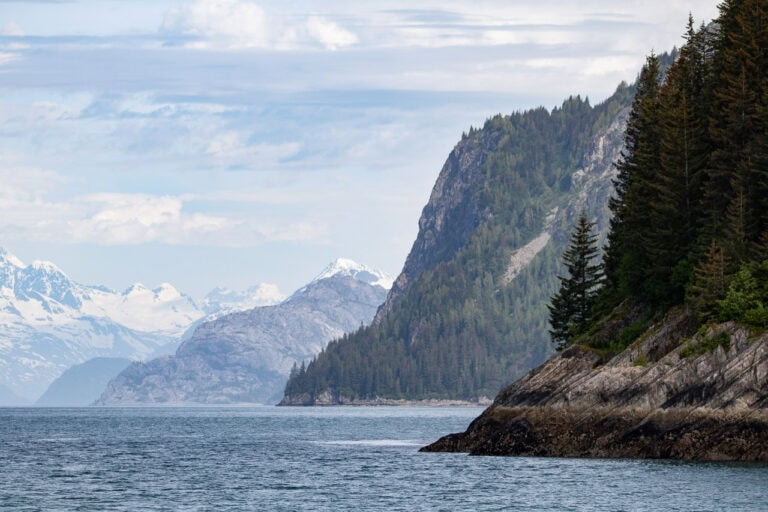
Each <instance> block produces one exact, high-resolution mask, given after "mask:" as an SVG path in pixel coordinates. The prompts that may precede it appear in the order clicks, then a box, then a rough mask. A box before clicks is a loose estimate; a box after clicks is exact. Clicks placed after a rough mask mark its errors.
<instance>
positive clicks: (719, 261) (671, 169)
mask: <svg viewBox="0 0 768 512" xmlns="http://www.w3.org/2000/svg"><path fill="white" fill-rule="evenodd" d="M719 8H720V14H719V17H718V19H717V20H715V21H714V22H713V23H711V24H709V25H707V26H701V27H698V28H696V27H695V25H694V22H693V19H690V20H689V23H688V27H687V30H686V33H685V40H686V41H685V44H684V45H683V46H682V47H681V48H680V51H679V54H678V56H677V58H676V60H675V61H674V63H673V64H672V66H671V67H670V68H669V69H668V70H667V72H666V73H664V72H663V71H662V65H661V63H660V60H659V58H658V57H657V56H655V55H653V54H651V55H650V56H649V57H648V58H647V61H646V64H645V66H644V67H643V69H642V71H641V73H640V76H639V78H638V81H637V84H636V94H635V98H634V100H633V104H632V109H631V112H630V115H629V120H628V123H627V129H626V135H625V141H624V142H625V147H624V150H623V152H622V156H621V158H620V159H619V161H618V162H617V163H616V168H617V171H618V173H617V177H616V179H615V181H614V186H615V194H614V197H613V198H612V199H611V202H610V204H609V206H610V209H611V212H612V214H613V217H612V220H611V224H610V230H609V234H608V242H607V245H606V247H605V253H604V258H603V263H602V266H601V270H602V272H600V273H594V274H593V275H591V276H590V278H589V279H588V280H587V282H584V281H583V279H581V281H582V282H580V288H579V289H582V290H583V289H587V290H588V291H589V293H588V294H587V295H588V300H589V308H587V309H588V312H587V313H586V316H587V318H586V320H585V319H584V315H583V314H582V315H581V316H580V317H578V316H573V315H571V316H570V317H569V319H564V317H565V316H568V314H567V311H571V310H572V309H573V305H572V304H573V303H575V302H576V301H578V300H580V299H581V298H583V295H584V294H583V293H582V295H581V296H578V297H577V294H576V293H575V292H574V291H573V290H575V289H576V288H577V287H575V285H574V284H573V283H574V282H575V281H579V280H580V279H579V275H577V273H576V272H575V271H574V272H573V273H569V274H568V275H566V276H564V277H563V276H561V288H560V291H559V292H558V293H557V294H556V295H555V296H553V297H552V301H551V305H550V322H551V330H550V332H551V334H552V338H553V341H555V342H557V343H558V344H559V347H560V348H563V347H564V346H566V345H568V344H569V343H573V342H576V341H578V342H579V343H583V344H587V345H591V346H594V347H596V348H601V349H610V351H612V352H616V351H618V350H621V349H622V348H624V347H625V346H626V345H627V344H628V343H631V342H632V341H633V339H634V335H639V334H640V333H642V331H643V330H644V329H643V326H645V325H646V324H647V322H648V321H649V320H651V319H653V318H658V317H659V316H660V315H662V314H663V313H664V312H665V311H667V310H669V309H670V308H671V307H674V306H680V305H682V306H685V307H688V308H690V310H691V311H692V312H693V314H694V315H695V317H696V319H697V321H698V323H699V324H700V325H703V324H706V323H707V322H712V321H727V320H736V321H740V322H743V323H746V324H748V325H750V326H752V327H756V328H766V327H768V308H766V306H768V280H767V279H766V277H768V261H767V258H768V6H766V5H765V2H763V1H760V0H742V1H728V2H723V3H722V4H721V5H720V6H719ZM580 230H581V231H584V226H583V225H580V226H577V227H576V229H575V231H574V237H573V239H572V242H571V247H570V248H569V250H570V251H571V252H572V253H573V251H577V250H578V249H579V248H580V249H581V250H582V252H583V250H584V248H585V247H591V248H593V249H594V248H595V247H594V240H593V239H589V240H587V239H585V238H583V237H582V238H581V239H579V238H578V236H577V235H578V234H579V232H580ZM588 232H589V231H587V233H588ZM567 256H568V253H566V260H567V259H568V258H567ZM585 258H586V262H587V263H590V264H593V259H595V258H596V251H591V252H589V256H588V257H586V256H585ZM571 260H573V258H571ZM566 263H568V261H566ZM581 263H582V265H583V264H584V263H585V262H584V261H582V262H581ZM572 265H573V261H571V262H570V265H569V268H571V266H572ZM573 268H576V267H575V266H574V267H573ZM581 277H582V278H583V275H582V276H581ZM629 304H633V305H640V306H641V307H643V308H644V310H645V311H646V313H645V315H644V317H643V318H641V319H640V320H638V321H637V322H636V324H635V325H633V326H629V327H628V328H627V330H626V331H625V335H624V336H621V337H620V338H621V339H620V340H619V339H605V338H600V337H599V336H597V337H595V336H594V334H595V332H596V330H597V328H598V327H599V325H600V324H601V323H602V322H604V320H605V317H606V316H610V315H611V313H612V312H613V311H615V310H616V308H617V307H620V306H621V307H622V308H623V309H624V310H626V309H627V308H628V307H629Z"/></svg>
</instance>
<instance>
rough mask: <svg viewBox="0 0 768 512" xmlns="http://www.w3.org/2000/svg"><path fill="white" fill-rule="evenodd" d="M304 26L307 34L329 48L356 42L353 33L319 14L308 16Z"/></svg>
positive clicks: (332, 48)
mask: <svg viewBox="0 0 768 512" xmlns="http://www.w3.org/2000/svg"><path fill="white" fill-rule="evenodd" d="M306 27H307V32H308V33H309V35H310V36H311V37H313V38H314V39H316V40H317V41H319V42H320V43H321V44H322V45H323V46H325V47H326V48H328V49H329V50H336V49H338V48H341V47H344V46H349V45H352V44H355V43H357V36H356V35H355V34H353V33H352V32H350V31H348V30H345V29H343V28H341V27H340V26H339V25H337V24H336V23H334V22H332V21H330V20H327V19H325V18H321V17H320V16H312V17H311V18H309V20H307V23H306Z"/></svg>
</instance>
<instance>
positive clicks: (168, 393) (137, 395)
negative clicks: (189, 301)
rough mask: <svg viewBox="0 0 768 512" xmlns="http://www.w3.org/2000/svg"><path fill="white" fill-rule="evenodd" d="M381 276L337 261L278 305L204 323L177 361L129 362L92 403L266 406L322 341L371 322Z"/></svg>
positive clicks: (381, 296) (181, 348) (380, 290)
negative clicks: (248, 404)
mask: <svg viewBox="0 0 768 512" xmlns="http://www.w3.org/2000/svg"><path fill="white" fill-rule="evenodd" d="M382 281H383V282H384V283H385V284H386V283H387V282H390V280H389V279H388V278H387V276H386V275H384V274H382V273H380V272H378V271H375V270H372V269H370V268H369V267H365V266H364V265H359V264H356V263H354V262H352V261H351V260H345V259H339V260H336V261H335V262H334V263H332V264H331V265H329V266H328V267H326V269H325V270H324V271H323V272H321V273H320V274H319V275H318V277H317V278H315V279H314V280H313V281H311V282H310V283H308V284H307V285H306V286H304V287H302V288H300V289H299V290H297V291H296V292H295V293H293V294H292V295H291V296H290V297H289V298H287V299H286V300H285V301H283V302H281V303H280V304H275V305H271V306H263V307H258V308H254V309H251V310H247V311H242V312H236V313H230V314H227V315H223V316H220V317H217V318H214V319H211V320H209V321H206V322H203V323H201V324H200V325H199V326H197V327H196V329H195V330H194V332H193V333H192V334H191V335H190V336H189V337H188V338H187V339H186V340H184V341H183V342H182V344H181V345H180V346H179V348H178V350H177V351H176V353H175V354H174V355H171V356H165V357H162V358H158V359H154V360H150V361H147V362H143V363H134V364H132V365H131V366H129V367H128V368H127V369H126V370H124V371H123V372H122V373H121V374H120V375H118V376H117V377H115V379H113V380H112V381H111V382H110V383H109V384H108V385H107V388H106V390H105V391H104V392H103V393H102V395H101V397H100V398H99V399H98V400H97V401H96V404H97V405H132V404H147V403H165V404H224V403H269V402H276V401H277V400H279V398H280V396H282V392H283V389H284V385H285V381H286V380H287V378H288V375H289V374H290V372H291V371H292V369H294V370H296V369H297V368H298V364H299V363H302V364H303V362H304V361H306V360H309V359H311V358H312V357H314V356H315V355H317V354H318V353H320V352H321V351H322V350H323V349H324V348H325V345H326V343H327V342H328V341H329V340H330V339H333V338H334V337H338V336H341V335H343V334H344V333H345V332H349V331H353V330H355V329H358V328H359V327H360V326H361V325H362V324H363V323H368V322H370V320H371V319H372V318H373V315H374V313H375V311H376V309H377V308H378V306H379V305H380V304H381V302H382V301H383V300H384V297H385V296H386V292H387V290H386V289H385V288H384V287H383V286H381V285H379V284H376V283H379V282H382Z"/></svg>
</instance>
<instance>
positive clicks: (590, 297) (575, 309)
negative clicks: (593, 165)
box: [548, 212, 603, 350]
mask: <svg viewBox="0 0 768 512" xmlns="http://www.w3.org/2000/svg"><path fill="white" fill-rule="evenodd" d="M594 227H595V223H594V222H589V221H588V220H587V216H586V214H585V213H583V212H582V214H581V215H580V216H579V220H578V221H577V223H576V226H575V227H574V230H573V233H572V234H571V242H570V245H569V246H568V248H567V249H566V251H565V253H564V254H563V263H564V264H565V268H566V270H567V271H568V276H567V277H561V276H558V279H559V280H560V289H559V290H558V292H557V293H556V294H555V295H554V296H553V297H552V299H551V302H550V305H549V306H548V308H549V322H550V325H551V326H552V328H551V329H550V331H549V334H550V336H552V341H553V342H555V343H557V348H558V350H562V349H564V348H565V347H566V346H567V345H568V343H569V341H570V339H571V338H573V337H576V336H578V335H580V334H582V333H584V332H586V330H587V327H588V326H589V325H590V323H591V321H592V308H593V306H594V304H595V299H596V298H597V289H598V287H599V286H600V283H601V281H602V275H603V274H602V270H603V267H602V265H601V264H599V263H595V258H596V257H597V255H598V248H597V235H595V234H593V232H592V230H593V228H594Z"/></svg>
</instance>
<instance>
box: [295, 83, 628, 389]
mask: <svg viewBox="0 0 768 512" xmlns="http://www.w3.org/2000/svg"><path fill="white" fill-rule="evenodd" d="M632 94H633V89H632V87H630V86H628V85H626V84H622V85H621V86H620V87H619V88H618V89H617V91H616V93H615V94H614V95H613V96H612V97H611V98H609V99H608V100H607V101H605V102H603V103H601V104H599V105H597V106H592V105H591V104H590V103H589V101H588V100H587V99H584V98H581V97H578V96H575V97H571V98H569V99H567V100H566V101H565V102H563V104H562V105H561V106H560V107H557V108H555V109H553V110H551V111H549V110H547V109H545V108H538V109H534V110H530V111H526V112H516V113H513V114H511V115H508V116H501V115H497V116H495V117H493V118H490V119H488V120H487V121H486V123H485V125H484V126H483V127H482V128H481V129H471V130H470V131H469V133H466V134H465V135H464V137H463V138H462V141H461V142H459V146H461V145H463V144H464V145H466V144H475V143H479V142H478V141H480V140H481V139H483V138H485V139H486V140H488V139H492V140H498V143H496V144H495V146H494V149H493V150H492V151H489V152H488V153H487V154H486V155H484V159H483V163H482V169H481V171H482V172H481V173H480V175H481V179H480V180H478V181H476V182H473V183H471V184H470V194H469V197H468V199H467V201H466V203H467V204H463V205H460V206H459V208H458V211H459V212H461V214H462V215H468V214H469V212H472V211H482V212H485V215H484V220H483V222H481V223H480V224H479V225H478V226H477V227H476V228H475V229H474V230H473V231H472V232H471V234H470V235H469V236H468V237H466V236H464V234H463V233H462V234H459V233H455V235H456V238H457V239H462V240H464V239H466V240H468V241H467V242H466V243H464V244H463V245H460V246H459V247H458V248H457V250H456V251H454V253H453V254H450V255H448V256H447V257H445V258H443V259H442V260H440V261H438V262H437V263H436V264H434V265H433V266H431V267H430V268H428V269H427V270H426V271H425V272H424V273H423V274H421V275H420V276H419V277H418V278H417V279H416V280H414V281H413V282H412V283H410V286H409V287H408V289H407V290H406V292H405V294H404V295H403V296H402V297H401V298H400V299H399V300H398V301H397V302H396V303H394V305H393V308H392V310H391V311H389V313H388V314H387V315H386V316H385V317H384V318H383V319H382V320H381V321H380V322H378V323H375V324H374V325H372V326H370V327H365V328H361V329H360V330H358V331H357V332H355V333H351V334H348V335H346V336H344V337H342V338H341V339H338V340H335V341H333V342H331V343H330V344H329V345H328V347H327V348H326V349H325V350H324V351H323V352H322V353H321V354H320V355H318V356H317V357H316V358H315V359H314V360H312V361H311V362H309V364H307V365H303V366H298V367H297V368H296V369H295V371H294V372H293V374H292V376H291V378H290V379H289V381H288V384H287V386H286V391H285V393H286V396H301V395H302V394H304V395H306V396H308V397H316V396H317V395H318V394H319V393H323V392H330V393H331V394H332V395H333V396H344V397H345V398H346V399H348V400H349V399H355V400H366V399H374V398H376V397H381V398H392V399H425V398H449V399H457V398H458V399H476V398H478V397H482V396H485V397H492V396H494V395H495V394H496V392H497V391H498V390H499V389H500V388H501V387H503V386H504V385H506V384H508V383H510V382H512V381H513V380H514V379H516V378H517V377H519V376H520V375H522V374H523V373H525V372H526V371H528V370H529V369H530V368H532V367H534V366H536V365H538V364H540V363H542V362H543V361H544V360H545V359H546V357H548V356H549V354H550V353H551V350H552V348H551V346H550V345H549V337H548V334H547V327H548V326H547V300H548V297H549V295H550V294H551V293H552V290H554V288H555V287H556V286H557V282H558V281H557V278H556V275H557V273H558V271H559V270H560V263H559V261H558V258H559V255H558V252H559V250H560V247H559V245H558V244H552V243H550V244H549V245H547V246H546V247H545V248H544V249H543V250H542V251H541V253H539V254H538V255H537V257H536V258H535V259H534V260H533V261H532V262H531V264H530V265H528V266H527V267H526V268H525V269H523V271H522V272H521V273H520V274H519V275H518V276H517V277H515V279H514V280H512V281H511V282H509V281H508V280H505V279H504V274H505V270H506V268H507V265H508V263H509V258H510V255H511V254H512V253H513V251H514V250H515V249H517V248H519V247H522V246H523V245H525V244H526V243H528V242H529V241H530V240H531V239H533V238H535V237H536V236H537V235H539V234H540V233H542V231H543V230H544V229H545V226H544V219H545V218H546V216H547V214H548V212H550V211H551V210H552V208H553V207H555V206H557V205H562V204H563V202H564V201H566V200H567V198H568V197H570V196H569V193H571V188H572V187H571V177H572V175H573V173H574V172H575V171H576V170H577V169H578V168H580V166H582V165H583V159H584V155H585V154H586V153H587V149H588V145H589V143H590V141H592V139H593V138H594V136H595V134H596V133H598V132H600V131H603V130H605V128H606V126H607V125H608V124H609V123H610V122H611V121H612V120H613V119H614V118H615V117H616V115H617V113H618V112H619V111H621V110H623V109H625V108H628V107H629V105H630V103H631V99H632ZM459 235H461V236H459ZM456 245H458V244H456Z"/></svg>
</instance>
